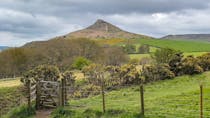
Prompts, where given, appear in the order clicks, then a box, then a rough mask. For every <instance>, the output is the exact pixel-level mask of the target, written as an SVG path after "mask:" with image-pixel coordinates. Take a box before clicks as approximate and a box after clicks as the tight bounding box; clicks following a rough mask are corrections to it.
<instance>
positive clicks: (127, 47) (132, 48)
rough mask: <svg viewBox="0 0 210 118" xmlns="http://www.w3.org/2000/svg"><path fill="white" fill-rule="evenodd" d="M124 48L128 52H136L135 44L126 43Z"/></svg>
mask: <svg viewBox="0 0 210 118" xmlns="http://www.w3.org/2000/svg"><path fill="white" fill-rule="evenodd" d="M124 50H125V52H127V53H128V54H132V53H136V46H135V45H131V44H126V45H125V46H124Z"/></svg>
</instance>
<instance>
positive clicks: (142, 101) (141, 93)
mask: <svg viewBox="0 0 210 118" xmlns="http://www.w3.org/2000/svg"><path fill="white" fill-rule="evenodd" d="M140 98H141V99H140V103H141V114H142V115H143V116H144V86H143V83H141V84H140Z"/></svg>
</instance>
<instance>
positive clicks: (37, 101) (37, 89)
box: [36, 81, 40, 110]
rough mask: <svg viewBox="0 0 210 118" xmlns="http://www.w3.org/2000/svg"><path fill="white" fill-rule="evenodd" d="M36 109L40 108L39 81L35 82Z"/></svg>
mask: <svg viewBox="0 0 210 118" xmlns="http://www.w3.org/2000/svg"><path fill="white" fill-rule="evenodd" d="M36 109H37V110H38V109H40V82H39V81H38V82H37V83H36Z"/></svg>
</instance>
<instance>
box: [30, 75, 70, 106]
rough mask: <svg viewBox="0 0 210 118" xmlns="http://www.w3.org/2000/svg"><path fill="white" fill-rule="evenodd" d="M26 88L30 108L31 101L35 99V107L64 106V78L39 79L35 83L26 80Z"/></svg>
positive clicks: (65, 99) (65, 98)
mask: <svg viewBox="0 0 210 118" xmlns="http://www.w3.org/2000/svg"><path fill="white" fill-rule="evenodd" d="M27 89H28V107H29V108H31V104H32V102H33V101H36V102H35V103H36V104H35V105H36V109H40V108H46V107H48V108H55V107H58V106H64V105H65V103H66V102H67V91H66V80H65V79H62V80H61V81H39V82H36V83H32V82H31V80H28V83H27Z"/></svg>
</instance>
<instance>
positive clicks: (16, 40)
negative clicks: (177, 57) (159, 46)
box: [0, 0, 210, 47]
mask: <svg viewBox="0 0 210 118" xmlns="http://www.w3.org/2000/svg"><path fill="white" fill-rule="evenodd" d="M97 19H103V20H105V21H107V22H110V23H112V24H114V25H116V26H118V27H120V28H121V29H124V30H127V31H129V32H134V33H139V34H144V35H149V36H153V37H157V38H159V37H162V36H165V35H168V34H195V33H196V34H198V33H202V34H208V33H210V0H0V45H6V46H13V47H17V46H22V45H24V44H25V43H27V42H31V41H40V40H48V39H50V38H53V37H56V36H60V35H64V34H67V33H70V32H72V31H76V30H79V29H83V28H85V27H87V26H89V25H91V24H93V23H94V22H95V21H96V20H97Z"/></svg>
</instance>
